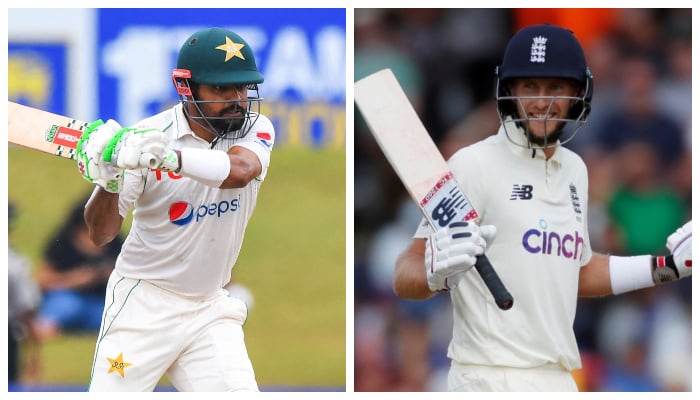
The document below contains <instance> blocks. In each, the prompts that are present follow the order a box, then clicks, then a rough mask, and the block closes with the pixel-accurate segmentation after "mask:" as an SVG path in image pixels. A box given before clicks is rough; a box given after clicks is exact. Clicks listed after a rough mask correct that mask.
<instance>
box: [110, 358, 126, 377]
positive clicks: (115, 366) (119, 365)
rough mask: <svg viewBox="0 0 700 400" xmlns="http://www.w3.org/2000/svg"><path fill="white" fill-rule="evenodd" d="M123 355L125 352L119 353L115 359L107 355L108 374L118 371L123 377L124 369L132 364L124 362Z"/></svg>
mask: <svg viewBox="0 0 700 400" xmlns="http://www.w3.org/2000/svg"><path fill="white" fill-rule="evenodd" d="M123 357H124V356H123V353H119V355H118V356H117V358H114V359H113V358H109V357H107V362H109V371H107V373H108V374H111V373H112V372H116V373H118V374H119V375H121V377H122V378H123V377H124V370H125V369H126V368H127V367H130V366H131V364H129V363H128V362H124V358H123Z"/></svg>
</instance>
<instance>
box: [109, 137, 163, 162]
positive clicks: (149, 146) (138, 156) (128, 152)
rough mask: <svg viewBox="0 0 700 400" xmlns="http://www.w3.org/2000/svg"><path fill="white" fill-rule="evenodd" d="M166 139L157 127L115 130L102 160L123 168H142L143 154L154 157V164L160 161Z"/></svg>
mask: <svg viewBox="0 0 700 400" xmlns="http://www.w3.org/2000/svg"><path fill="white" fill-rule="evenodd" d="M167 145H168V139H167V137H166V136H165V134H164V133H163V132H161V131H159V130H157V129H146V130H137V129H134V128H125V129H122V130H121V131H119V132H117V134H116V135H114V137H112V139H111V140H110V142H109V144H108V145H107V147H106V148H105V152H104V156H103V160H104V161H106V162H109V163H111V164H112V165H116V166H117V167H119V168H124V169H136V168H144V167H148V166H149V165H142V160H144V159H145V158H144V157H143V156H144V155H150V156H152V157H153V158H154V165H153V166H157V165H159V164H160V163H161V162H162V155H163V154H164V153H165V151H166V147H167Z"/></svg>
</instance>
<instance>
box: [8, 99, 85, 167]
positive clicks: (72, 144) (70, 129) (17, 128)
mask: <svg viewBox="0 0 700 400" xmlns="http://www.w3.org/2000/svg"><path fill="white" fill-rule="evenodd" d="M7 119H8V124H7V125H8V126H7V128H8V132H7V136H8V141H9V142H10V143H14V144H16V145H19V146H23V147H27V148H30V149H33V150H37V151H42V152H44V153H49V154H54V155H57V156H59V157H65V158H71V159H72V158H74V157H75V148H76V146H77V145H78V140H80V137H81V136H82V134H83V131H84V130H85V128H86V127H87V125H88V124H87V123H86V122H83V121H78V120H76V119H72V118H69V117H64V116H62V115H58V114H53V113H50V112H47V111H43V110H39V109H37V108H33V107H28V106H25V105H22V104H18V103H15V102H12V101H8V110H7Z"/></svg>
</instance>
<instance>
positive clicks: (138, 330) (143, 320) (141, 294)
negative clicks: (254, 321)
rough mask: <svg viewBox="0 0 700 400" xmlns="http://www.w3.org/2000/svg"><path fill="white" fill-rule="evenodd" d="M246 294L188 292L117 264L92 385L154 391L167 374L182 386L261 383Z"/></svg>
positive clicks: (216, 388) (230, 387)
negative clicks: (250, 348) (251, 347)
mask: <svg viewBox="0 0 700 400" xmlns="http://www.w3.org/2000/svg"><path fill="white" fill-rule="evenodd" d="M247 314H248V308H247V306H246V304H245V303H244V302H243V300H241V299H238V298H231V297H229V296H228V292H227V291H225V290H223V289H222V290H221V291H220V292H219V293H217V294H215V295H212V296H210V297H206V298H205V297H183V296H180V295H178V294H175V293H173V292H169V291H167V290H163V289H161V288H159V287H157V286H155V285H153V284H151V283H148V282H147V281H144V280H136V279H129V278H124V277H122V276H120V275H119V274H118V273H117V272H116V271H114V272H112V275H111V276H110V278H109V282H108V284H107V294H106V302H105V312H104V314H103V316H102V327H101V328H100V332H99V335H98V337H97V344H96V346H95V358H94V359H93V365H92V374H91V379H90V387H89V390H90V391H131V392H136V391H153V390H154V388H155V387H156V385H157V384H158V382H159V381H160V379H161V378H162V377H163V375H166V374H167V376H168V378H169V379H170V382H171V383H172V384H173V385H174V386H175V389H177V390H178V391H208V392H221V391H235V390H248V391H258V385H257V383H256V381H255V374H254V372H253V366H252V364H251V362H250V359H249V358H248V352H247V350H246V346H245V342H244V337H243V323H244V322H245V319H246V317H247Z"/></svg>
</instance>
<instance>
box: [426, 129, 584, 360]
mask: <svg viewBox="0 0 700 400" xmlns="http://www.w3.org/2000/svg"><path fill="white" fill-rule="evenodd" d="M510 124H512V123H510ZM508 129H509V132H512V133H515V135H513V134H512V136H517V137H514V138H513V139H515V140H521V141H522V142H523V143H525V142H526V138H525V136H524V135H523V134H522V133H520V132H517V131H516V130H515V126H514V125H513V126H509V128H508ZM448 164H449V165H450V167H451V169H452V171H453V173H454V175H455V177H456V178H457V180H458V182H459V184H460V186H461V187H462V189H463V190H464V192H465V194H466V196H467V197H468V198H469V200H470V201H471V202H472V205H473V206H474V208H475V209H476V211H477V212H478V214H479V216H480V220H479V221H478V222H479V223H480V224H488V225H495V226H496V228H497V234H496V237H495V239H494V242H493V244H492V245H491V247H490V248H489V249H488V251H487V253H486V254H487V256H488V258H489V259H490V260H491V263H492V264H493V267H494V269H495V270H496V272H497V273H498V275H499V276H500V278H501V280H502V281H503V283H504V285H505V286H506V288H507V289H508V290H509V291H510V293H511V294H512V295H513V300H514V305H513V308H511V309H510V310H507V311H503V310H500V309H499V308H498V307H497V306H496V304H495V302H494V299H493V297H492V295H491V293H490V292H489V291H488V289H487V288H486V285H485V284H484V282H483V281H482V279H481V277H480V276H479V274H478V272H477V271H476V269H471V270H470V271H468V273H467V276H466V277H465V278H464V279H462V280H461V281H460V283H459V286H458V287H457V288H455V289H454V290H452V291H451V292H450V294H451V297H452V303H453V306H454V327H453V336H452V341H451V343H450V345H449V349H448V357H450V358H451V359H453V360H454V361H456V362H459V363H461V364H467V365H487V366H507V367H516V368H531V367H538V366H542V365H546V364H550V365H551V364H559V365H561V367H562V368H564V369H566V370H572V369H577V368H580V367H581V359H580V356H579V351H578V347H577V344H576V338H575V337H574V332H573V323H574V316H575V312H576V302H577V294H578V278H579V269H580V267H582V266H583V265H585V264H587V263H588V261H589V260H590V258H591V249H590V242H589V239H588V227H587V213H588V210H587V204H588V173H587V170H586V166H585V164H584V163H583V160H581V158H580V157H579V156H578V155H576V154H575V153H573V152H572V151H570V150H568V149H566V148H563V147H559V148H558V149H557V151H556V152H555V153H554V155H553V156H552V157H551V158H550V159H549V160H545V157H544V153H543V151H542V150H535V153H534V157H533V150H532V149H526V148H523V147H520V146H517V145H515V144H513V143H511V142H510V141H509V140H508V138H507V137H506V134H505V131H504V128H503V126H501V128H500V130H499V132H498V134H497V135H494V136H491V137H489V138H487V139H485V140H483V141H481V142H479V143H475V144H473V145H471V146H468V147H465V148H463V149H461V150H459V151H458V152H457V153H455V154H454V155H453V156H452V157H451V158H450V160H449V161H448ZM423 222H424V223H423V224H421V226H420V227H419V228H418V230H417V232H416V235H415V237H419V238H424V237H427V235H428V234H429V232H430V228H429V227H428V226H427V224H426V223H425V221H423Z"/></svg>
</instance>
